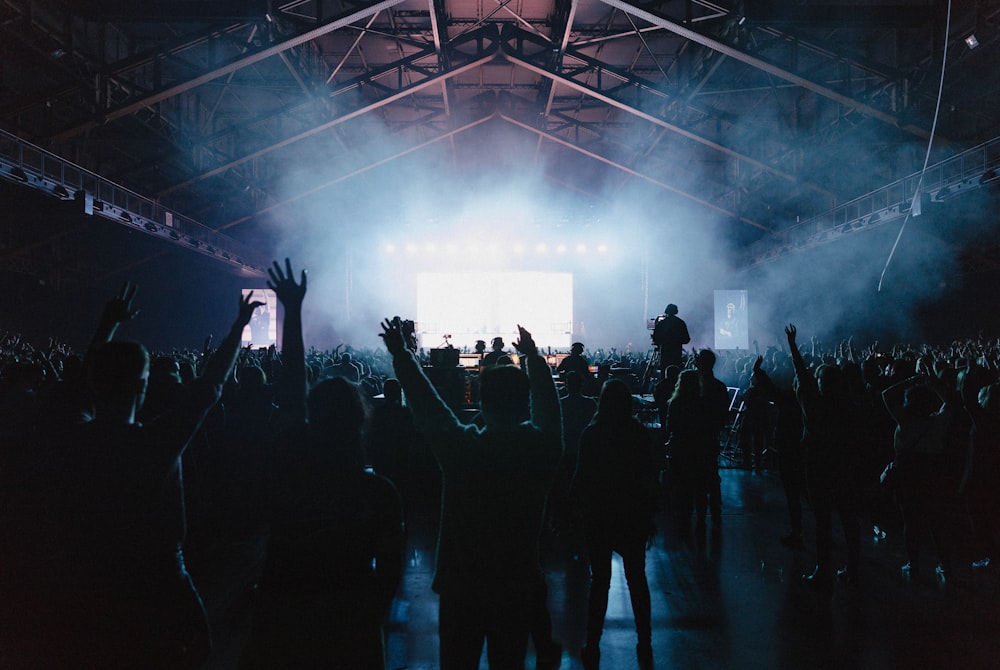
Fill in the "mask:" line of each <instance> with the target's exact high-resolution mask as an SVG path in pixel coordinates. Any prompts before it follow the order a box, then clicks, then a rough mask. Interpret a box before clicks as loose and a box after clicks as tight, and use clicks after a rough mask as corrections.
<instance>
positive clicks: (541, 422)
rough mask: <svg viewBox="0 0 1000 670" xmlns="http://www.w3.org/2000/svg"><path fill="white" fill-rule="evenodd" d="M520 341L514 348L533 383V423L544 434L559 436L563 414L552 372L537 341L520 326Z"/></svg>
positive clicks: (515, 343)
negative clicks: (540, 352) (536, 344)
mask: <svg viewBox="0 0 1000 670" xmlns="http://www.w3.org/2000/svg"><path fill="white" fill-rule="evenodd" d="M517 332H518V340H517V341H516V342H514V348H515V349H517V352H518V353H519V354H521V356H523V357H524V358H525V360H526V361H527V363H528V364H527V367H526V370H527V372H528V381H529V382H530V383H531V422H532V423H533V424H535V426H537V427H538V429H539V430H541V431H542V432H544V433H554V434H559V433H560V431H561V430H562V414H561V408H560V405H559V393H558V392H557V391H556V385H555V382H554V381H552V371H551V370H550V369H549V364H548V363H546V362H545V359H544V358H542V357H541V356H540V355H539V354H538V347H537V346H535V341H534V340H533V339H532V337H531V333H529V332H528V331H527V330H525V328H524V327H523V326H520V325H518V327H517Z"/></svg>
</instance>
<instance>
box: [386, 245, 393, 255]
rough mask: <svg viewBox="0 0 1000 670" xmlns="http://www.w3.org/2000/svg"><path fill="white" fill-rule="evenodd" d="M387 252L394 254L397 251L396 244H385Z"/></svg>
mask: <svg viewBox="0 0 1000 670" xmlns="http://www.w3.org/2000/svg"><path fill="white" fill-rule="evenodd" d="M385 253H387V254H394V253H396V245H395V244H387V245H385Z"/></svg>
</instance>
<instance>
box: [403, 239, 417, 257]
mask: <svg viewBox="0 0 1000 670" xmlns="http://www.w3.org/2000/svg"><path fill="white" fill-rule="evenodd" d="M406 253H408V254H415V253H417V245H416V244H414V243H413V242H410V243H409V244H407V245H406Z"/></svg>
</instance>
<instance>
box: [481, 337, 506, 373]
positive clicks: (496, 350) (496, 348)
mask: <svg viewBox="0 0 1000 670" xmlns="http://www.w3.org/2000/svg"><path fill="white" fill-rule="evenodd" d="M503 346H504V344H503V338H502V337H494V338H493V349H492V350H490V352H489V353H487V354H486V355H485V356H483V368H484V369H485V368H492V367H494V366H496V365H500V359H501V358H503V357H505V356H508V355H507V353H506V352H505V351H504V350H503Z"/></svg>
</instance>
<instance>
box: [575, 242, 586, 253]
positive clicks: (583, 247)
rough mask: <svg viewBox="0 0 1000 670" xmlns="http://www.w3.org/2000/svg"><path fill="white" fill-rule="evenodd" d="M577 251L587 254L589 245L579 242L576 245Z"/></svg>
mask: <svg viewBox="0 0 1000 670" xmlns="http://www.w3.org/2000/svg"><path fill="white" fill-rule="evenodd" d="M576 253H578V254H585V253H587V245H586V244H578V245H576Z"/></svg>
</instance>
